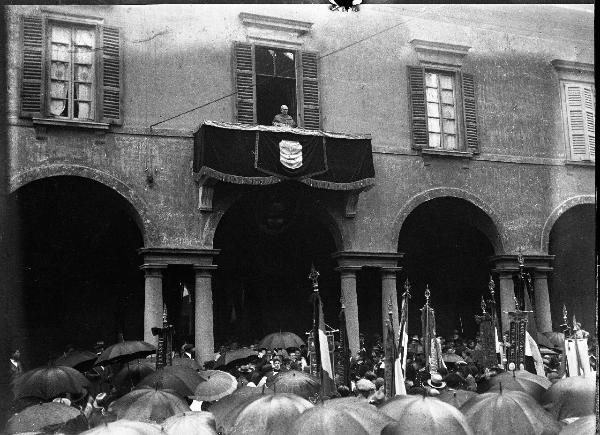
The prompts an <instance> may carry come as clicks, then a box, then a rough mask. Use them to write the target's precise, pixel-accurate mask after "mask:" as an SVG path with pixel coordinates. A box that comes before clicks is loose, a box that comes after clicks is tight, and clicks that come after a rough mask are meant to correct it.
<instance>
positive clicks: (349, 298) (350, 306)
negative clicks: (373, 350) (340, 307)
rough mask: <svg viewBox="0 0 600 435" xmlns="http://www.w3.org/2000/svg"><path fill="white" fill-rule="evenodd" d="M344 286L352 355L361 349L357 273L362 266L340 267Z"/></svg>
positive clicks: (347, 327) (347, 328)
mask: <svg viewBox="0 0 600 435" xmlns="http://www.w3.org/2000/svg"><path fill="white" fill-rule="evenodd" d="M336 270H337V271H339V272H340V276H341V286H342V303H343V304H344V306H345V310H344V311H345V314H346V331H347V334H348V346H349V347H350V354H351V356H353V357H354V356H356V354H358V351H359V350H360V332H359V325H358V299H357V297H356V273H357V272H358V271H359V270H360V267H339V268H337V269H336Z"/></svg>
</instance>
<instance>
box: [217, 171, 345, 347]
mask: <svg viewBox="0 0 600 435" xmlns="http://www.w3.org/2000/svg"><path fill="white" fill-rule="evenodd" d="M310 196H311V195H310V189H309V188H308V187H305V186H304V185H301V184H299V183H282V184H281V185H275V186H271V187H261V188H257V189H255V190H251V191H250V192H249V193H248V194H247V195H246V196H245V197H244V198H243V199H241V200H239V201H238V202H237V203H236V204H235V205H234V206H232V207H231V208H230V209H229V210H228V211H227V213H225V215H224V216H223V218H222V219H221V222H220V223H219V226H218V228H217V232H216V234H215V239H214V247H215V249H221V253H220V255H219V256H218V257H217V260H216V263H217V264H218V269H217V272H216V274H215V280H214V285H213V289H214V290H213V301H214V323H215V343H216V344H217V346H218V345H220V344H223V343H225V342H228V341H232V340H234V341H238V342H241V343H244V344H251V343H253V342H255V341H257V340H260V339H261V338H262V337H263V336H265V335H267V334H269V333H271V332H277V331H291V332H294V333H295V334H297V335H298V336H300V337H301V338H303V339H306V335H305V333H306V332H308V331H309V330H310V329H311V328H312V306H311V304H310V302H309V298H310V296H311V293H312V285H311V281H310V280H309V279H308V274H309V272H310V268H311V264H314V265H315V267H316V269H317V270H318V272H319V273H320V277H319V288H320V292H321V298H322V300H323V305H324V306H323V309H324V316H325V321H326V323H327V324H329V325H330V326H332V327H335V326H336V325H337V316H338V313H339V309H340V303H339V298H340V290H339V288H340V286H339V277H338V274H337V273H336V272H335V271H334V268H335V262H334V260H332V258H331V254H332V253H333V252H334V251H335V243H334V240H333V237H332V236H331V234H330V232H329V230H328V229H327V228H326V227H325V226H324V225H323V224H322V223H321V222H319V221H318V220H317V219H316V218H315V217H314V212H313V208H312V206H311V199H310Z"/></svg>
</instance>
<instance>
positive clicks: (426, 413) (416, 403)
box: [379, 395, 473, 435]
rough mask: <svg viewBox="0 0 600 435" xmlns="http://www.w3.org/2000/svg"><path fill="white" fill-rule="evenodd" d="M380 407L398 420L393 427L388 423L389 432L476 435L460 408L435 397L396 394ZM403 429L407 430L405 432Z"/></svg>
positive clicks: (386, 429)
mask: <svg viewBox="0 0 600 435" xmlns="http://www.w3.org/2000/svg"><path fill="white" fill-rule="evenodd" d="M379 410H380V411H381V412H382V413H384V414H386V415H388V416H390V417H392V418H393V419H394V420H396V421H395V422H394V424H392V425H391V426H386V428H385V429H384V431H385V432H384V433H386V434H399V433H419V434H420V433H423V434H432V435H434V434H440V435H441V434H448V435H450V434H457V435H458V434H461V435H471V434H473V430H472V429H471V427H470V425H469V424H468V423H467V420H466V418H465V417H464V415H462V413H461V412H460V411H459V410H458V409H456V408H455V407H454V406H452V405H449V404H447V403H444V402H442V401H441V400H438V399H436V398H434V397H428V396H418V395H415V396H396V397H394V398H393V399H391V400H390V401H388V402H387V403H385V404H384V405H383V406H381V407H380V408H379ZM400 428H401V429H402V430H404V431H405V432H401V431H400V430H399V429H400Z"/></svg>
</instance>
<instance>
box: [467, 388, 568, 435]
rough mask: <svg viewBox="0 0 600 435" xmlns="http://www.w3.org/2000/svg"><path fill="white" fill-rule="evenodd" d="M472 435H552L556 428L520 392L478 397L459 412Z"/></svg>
mask: <svg viewBox="0 0 600 435" xmlns="http://www.w3.org/2000/svg"><path fill="white" fill-rule="evenodd" d="M460 410H461V412H462V413H463V414H464V415H465V416H466V417H467V421H468V422H469V424H470V425H471V427H472V428H473V430H474V431H475V433H476V434H485V435H487V434H491V433H493V434H494V435H513V434H521V435H542V434H543V435H555V434H558V432H560V429H561V426H560V424H559V423H558V422H557V421H556V420H554V418H553V417H552V415H550V414H549V413H548V412H546V411H545V410H544V408H542V407H541V406H540V405H539V404H538V403H537V402H536V401H535V399H534V398H533V397H531V396H530V395H529V394H526V393H523V392H522V391H506V390H500V391H498V392H490V393H484V394H479V395H478V396H476V397H473V398H472V399H470V400H469V401H468V402H467V403H465V404H464V405H463V406H462V407H461V408H460Z"/></svg>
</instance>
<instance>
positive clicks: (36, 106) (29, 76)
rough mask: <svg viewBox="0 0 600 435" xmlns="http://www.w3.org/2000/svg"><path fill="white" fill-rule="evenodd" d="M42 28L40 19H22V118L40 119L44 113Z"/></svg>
mask: <svg viewBox="0 0 600 435" xmlns="http://www.w3.org/2000/svg"><path fill="white" fill-rule="evenodd" d="M44 27H45V26H44V19H43V18H42V17H33V16H24V17H23V18H22V33H21V37H22V44H21V48H22V53H23V64H22V73H21V116H22V117H27V118H30V117H42V116H43V112H44V94H45V86H44V80H45V77H44V76H45V74H44Z"/></svg>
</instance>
